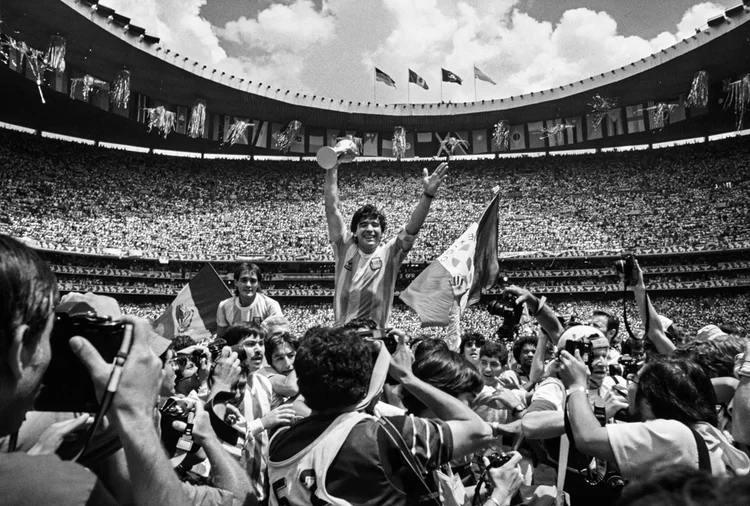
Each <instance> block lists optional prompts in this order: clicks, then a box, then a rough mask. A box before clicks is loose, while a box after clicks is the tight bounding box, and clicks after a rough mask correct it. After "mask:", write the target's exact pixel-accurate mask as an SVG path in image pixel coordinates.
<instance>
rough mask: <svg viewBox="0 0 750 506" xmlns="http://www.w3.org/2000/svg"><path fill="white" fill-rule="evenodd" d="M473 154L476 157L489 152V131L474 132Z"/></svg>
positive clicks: (472, 139) (472, 137)
mask: <svg viewBox="0 0 750 506" xmlns="http://www.w3.org/2000/svg"><path fill="white" fill-rule="evenodd" d="M471 152H472V153H474V154H475V155H478V154H481V153H486V152H487V129H486V128H484V129H482V130H472V132H471Z"/></svg>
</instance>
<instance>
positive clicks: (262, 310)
mask: <svg viewBox="0 0 750 506" xmlns="http://www.w3.org/2000/svg"><path fill="white" fill-rule="evenodd" d="M269 316H283V314H282V313H281V306H280V305H279V303H278V302H276V301H275V300H273V299H272V298H271V297H268V296H266V295H263V294H262V293H256V294H255V300H254V301H253V303H252V304H250V305H249V306H247V307H242V306H240V298H239V297H237V296H234V297H230V298H229V299H224V300H223V301H221V302H220V303H219V308H218V309H217V310H216V324H217V325H218V326H219V327H229V326H230V325H234V324H235V323H241V322H252V323H257V324H258V325H260V323H261V322H263V320H265V319H266V318H268V317H269Z"/></svg>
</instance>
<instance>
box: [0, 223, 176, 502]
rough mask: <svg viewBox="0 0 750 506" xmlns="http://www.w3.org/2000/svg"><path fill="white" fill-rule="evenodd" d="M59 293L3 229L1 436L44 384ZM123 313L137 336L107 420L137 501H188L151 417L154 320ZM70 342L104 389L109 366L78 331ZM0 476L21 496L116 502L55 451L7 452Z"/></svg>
mask: <svg viewBox="0 0 750 506" xmlns="http://www.w3.org/2000/svg"><path fill="white" fill-rule="evenodd" d="M56 298H57V286H56V280H55V276H54V274H52V272H51V270H50V268H49V266H48V265H47V264H46V263H45V262H44V261H43V260H41V259H40V258H39V256H38V255H37V254H36V253H35V252H34V251H32V250H31V249H30V248H28V247H26V246H24V245H23V244H21V243H20V242H18V241H16V240H14V239H12V238H9V237H7V236H3V235H0V354H1V355H2V361H1V362H0V436H6V435H11V434H13V433H15V432H17V431H18V428H19V427H20V425H21V422H22V421H23V419H24V416H25V414H26V412H27V411H28V410H29V409H30V408H31V407H32V405H33V403H34V399H35V397H36V395H37V393H38V392H39V389H40V387H41V380H42V377H43V375H44V372H45V370H46V369H47V366H48V365H49V362H50V358H51V356H50V355H51V354H50V336H51V334H52V328H53V323H54V321H55V315H54V312H53V308H54V305H55V300H56ZM123 321H124V322H125V323H129V324H131V325H133V344H132V347H131V349H130V352H129V354H128V358H127V360H126V361H125V364H124V367H123V369H122V377H121V379H120V382H119V386H118V390H117V395H116V396H115V397H114V400H113V402H112V409H111V411H110V420H111V422H112V423H113V425H114V427H115V428H116V430H117V432H118V434H119V436H120V441H121V443H122V445H123V449H124V452H125V456H126V458H127V462H128V467H129V469H130V473H131V476H132V484H133V486H132V493H133V497H134V499H135V502H136V504H144V505H145V504H176V505H182V504H186V503H187V502H188V497H187V495H186V494H185V493H184V491H183V490H182V488H181V486H180V482H179V481H178V479H177V476H176V475H175V474H174V472H173V471H172V468H171V466H170V465H169V461H168V460H167V456H166V454H165V453H164V451H163V450H162V448H161V445H160V443H159V437H158V435H157V432H156V428H155V427H154V423H153V407H154V405H155V403H156V396H157V393H158V389H159V384H160V379H161V378H160V376H161V369H162V364H161V362H160V361H159V359H158V358H157V357H156V355H154V353H153V352H152V351H151V349H150V348H149V344H148V339H149V335H150V328H149V325H148V323H147V322H146V321H145V320H142V319H140V318H133V317H125V318H123ZM70 347H71V349H72V350H73V351H74V352H75V353H76V355H77V356H78V357H79V358H80V359H81V361H82V362H83V363H84V364H85V366H86V368H87V369H88V370H89V372H90V374H91V377H92V379H93V380H94V384H95V385H96V387H97V389H98V392H99V393H100V394H101V393H102V392H104V389H105V388H106V385H107V383H108V381H109V376H110V372H111V366H110V365H109V364H107V363H106V362H104V360H102V358H101V356H100V355H99V353H98V351H97V350H96V348H94V346H93V345H92V344H91V343H89V342H88V341H87V340H85V339H83V338H81V337H73V338H72V339H71V340H70ZM0 481H1V482H2V483H1V484H0V486H1V487H2V490H3V496H4V498H9V499H10V500H12V501H14V502H15V503H17V504H48V503H54V504H82V503H86V502H90V503H93V504H113V503H115V501H114V499H113V497H112V496H111V495H110V494H109V492H108V491H107V490H106V489H105V488H104V487H103V486H102V483H101V482H99V481H98V480H97V478H96V477H95V476H94V475H93V474H91V473H90V472H88V471H86V470H85V469H84V468H83V467H81V466H79V465H77V464H74V463H69V462H62V461H61V460H60V459H59V458H58V457H56V456H36V457H35V456H30V455H27V454H23V453H8V454H2V455H0Z"/></svg>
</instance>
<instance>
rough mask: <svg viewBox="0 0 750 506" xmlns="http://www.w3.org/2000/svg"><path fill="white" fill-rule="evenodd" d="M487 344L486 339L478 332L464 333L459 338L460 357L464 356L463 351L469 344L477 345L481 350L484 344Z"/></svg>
mask: <svg viewBox="0 0 750 506" xmlns="http://www.w3.org/2000/svg"><path fill="white" fill-rule="evenodd" d="M486 342H487V338H486V337H484V336H483V335H482V334H480V333H479V332H464V335H462V336H461V348H460V351H461V355H463V354H464V349H465V348H466V347H467V346H468V345H470V344H475V343H476V344H478V345H479V347H480V348H481V347H482V346H484V343H486Z"/></svg>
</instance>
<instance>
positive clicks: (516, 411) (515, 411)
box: [513, 404, 526, 415]
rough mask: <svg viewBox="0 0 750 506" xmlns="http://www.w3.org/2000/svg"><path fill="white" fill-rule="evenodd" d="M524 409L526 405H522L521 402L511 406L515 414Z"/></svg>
mask: <svg viewBox="0 0 750 506" xmlns="http://www.w3.org/2000/svg"><path fill="white" fill-rule="evenodd" d="M525 409H526V406H524V405H523V404H519V405H517V406H516V407H515V408H513V414H514V415H517V414H519V413H521V412H523V410H525Z"/></svg>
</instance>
